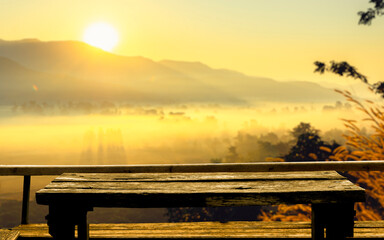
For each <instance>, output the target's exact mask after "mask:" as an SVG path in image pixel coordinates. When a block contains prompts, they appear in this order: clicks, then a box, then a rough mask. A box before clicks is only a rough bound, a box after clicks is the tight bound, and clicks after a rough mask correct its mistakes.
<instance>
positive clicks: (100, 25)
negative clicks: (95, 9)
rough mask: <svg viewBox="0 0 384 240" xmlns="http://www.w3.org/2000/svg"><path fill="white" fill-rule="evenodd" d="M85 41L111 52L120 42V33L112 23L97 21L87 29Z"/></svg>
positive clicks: (84, 36)
mask: <svg viewBox="0 0 384 240" xmlns="http://www.w3.org/2000/svg"><path fill="white" fill-rule="evenodd" d="M83 41H84V42H85V43H88V44H89V45H92V46H94V47H98V48H101V49H103V50H104V51H108V52H110V51H111V50H112V49H113V48H114V47H115V46H116V44H117V43H118V41H119V35H118V33H117V31H116V30H115V28H114V27H113V26H112V25H110V24H108V23H105V22H97V23H93V24H92V25H90V26H88V27H87V28H86V29H85V31H84V35H83Z"/></svg>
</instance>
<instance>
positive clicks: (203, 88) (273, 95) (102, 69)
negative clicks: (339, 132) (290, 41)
mask: <svg viewBox="0 0 384 240" xmlns="http://www.w3.org/2000/svg"><path fill="white" fill-rule="evenodd" d="M0 57H1V59H2V60H1V59H0V65H1V64H6V63H7V64H10V62H7V61H5V60H4V59H8V60H10V61H13V63H15V64H14V65H17V64H18V65H19V68H20V72H24V73H25V74H24V75H25V76H24V78H25V79H24V81H25V82H28V80H27V79H28V78H32V77H31V76H30V75H31V74H32V72H29V73H27V72H28V70H30V71H34V73H36V74H42V76H44V77H42V78H43V80H44V81H45V82H44V81H43V82H44V84H45V85H51V84H50V82H51V83H54V82H55V84H58V86H59V85H60V86H61V87H63V86H64V85H65V84H64V85H63V83H62V81H64V82H70V83H71V84H75V85H79V86H77V87H70V86H66V87H65V88H64V87H63V88H64V89H66V90H67V93H66V94H67V95H68V96H67V98H68V99H69V98H71V96H70V95H71V94H70V92H71V89H77V90H76V91H79V92H83V96H84V98H85V99H86V98H87V94H88V92H89V89H91V90H92V89H93V90H92V91H94V90H95V89H97V88H100V89H101V90H98V91H96V92H98V94H101V92H103V91H102V90H103V89H105V91H107V89H109V91H112V92H110V93H109V94H108V95H113V94H114V93H113V91H117V92H119V94H116V95H119V96H120V97H118V98H117V97H116V100H119V101H132V98H131V97H130V93H131V92H132V91H133V92H135V93H136V95H137V96H139V95H140V94H141V95H142V96H143V97H136V98H135V99H136V100H137V101H138V102H152V101H155V102H159V101H160V102H162V101H165V102H171V103H181V102H215V103H226V104H228V103H230V104H245V103H250V102H252V101H286V102H295V101H299V102H300V101H307V102H308V101H309V102H314V101H328V102H329V101H330V100H331V101H332V100H333V99H337V96H336V94H335V93H334V92H333V91H332V90H330V89H326V88H323V87H321V86H320V85H316V84H312V85H311V86H308V82H302V83H301V82H292V83H290V82H278V81H276V80H273V79H270V78H261V77H253V76H248V75H245V74H244V73H241V72H237V71H232V70H228V69H214V68H211V67H209V66H208V65H206V64H204V63H201V62H187V61H174V60H162V61H157V62H156V61H153V60H151V59H149V58H145V57H140V56H139V57H129V56H122V55H116V54H113V53H109V52H106V51H103V50H101V49H98V48H95V47H92V46H90V45H88V44H86V43H83V42H79V41H49V42H43V41H38V40H35V39H26V40H20V41H5V40H0ZM22 68H24V70H21V69H22ZM0 69H1V66H0ZM26 69H27V70H26ZM26 71H27V72H26ZM17 74H19V75H22V74H21V73H17ZM17 74H16V73H15V74H14V75H17ZM4 75H5V72H2V71H0V78H1V77H3V78H4V77H5V76H4ZM8 75H9V73H8ZM32 75H33V74H32ZM63 76H64V77H63ZM49 78H55V79H51V80H49ZM4 81H6V80H3V84H2V86H5V88H6V86H7V84H5V83H4ZM19 81H20V80H19ZM41 81H42V80H41ZM8 84H9V85H12V84H10V83H8ZM69 85H70V84H69ZM92 85H94V86H92ZM14 91H17V89H16V90H15V89H14ZM50 91H52V93H53V92H54V91H57V92H58V94H57V95H58V96H59V95H60V96H63V94H61V93H60V89H59V87H56V88H55V87H54V85H52V86H50ZM124 91H126V94H124ZM96 92H94V93H93V94H92V95H93V97H92V98H91V99H95V98H96V99H97V94H96ZM53 95H54V94H53ZM102 95H103V94H101V95H100V96H102ZM124 95H126V96H125V97H124ZM29 97H30V96H29ZM89 97H90V96H89ZM112 98H113V97H112ZM2 99H3V98H2Z"/></svg>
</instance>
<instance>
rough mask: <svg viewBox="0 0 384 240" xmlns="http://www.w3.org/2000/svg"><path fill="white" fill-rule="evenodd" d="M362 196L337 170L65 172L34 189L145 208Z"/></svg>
mask: <svg viewBox="0 0 384 240" xmlns="http://www.w3.org/2000/svg"><path fill="white" fill-rule="evenodd" d="M364 199H365V192H364V190H363V189H362V188H360V187H357V186H355V185H353V184H352V183H351V182H350V181H348V180H347V179H345V178H344V177H342V176H340V175H339V174H337V173H336V172H313V173H311V172H299V173H297V172H291V173H268V174H267V173H193V174H190V173H187V174H185V173H184V174H180V173H179V174H176V173H171V174H170V173H142V174H84V173H81V174H63V175H62V176H60V177H58V178H57V179H56V180H54V181H53V182H52V183H50V184H49V185H47V186H46V187H45V188H44V189H42V190H39V191H38V192H37V193H36V200H37V202H38V203H39V204H56V203H57V204H59V203H60V204H63V205H70V204H78V205H88V206H93V207H145V208H147V207H205V206H215V207H216V206H254V205H271V204H281V203H288V204H294V203H338V202H359V201H364Z"/></svg>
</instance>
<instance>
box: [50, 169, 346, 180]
mask: <svg viewBox="0 0 384 240" xmlns="http://www.w3.org/2000/svg"><path fill="white" fill-rule="evenodd" d="M291 179H297V180H301V179H302V180H304V179H319V180H325V179H346V178H345V177H343V176H341V175H340V174H337V173H336V172H335V171H325V172H276V173H268V172H256V173H247V172H237V173H150V174H148V173H130V174H126V173H114V174H102V173H84V174H79V173H65V174H62V175H61V176H59V177H57V178H56V179H55V180H54V182H81V181H86V182H100V181H102V182H127V181H130V182H131V181H135V182H154V181H156V182H179V181H180V182H189V181H217V180H220V181H243V180H274V181H277V180H291Z"/></svg>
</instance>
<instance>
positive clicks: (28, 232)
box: [15, 221, 384, 239]
mask: <svg viewBox="0 0 384 240" xmlns="http://www.w3.org/2000/svg"><path fill="white" fill-rule="evenodd" d="M355 226H356V227H355V231H354V233H355V237H354V238H355V239H382V238H383V237H384V229H383V227H382V226H384V222H383V221H372V222H371V221H369V222H363V221H357V222H356V223H355ZM376 226H378V227H376ZM310 229H311V225H310V223H309V222H228V223H219V222H191V223H120V224H90V237H91V238H125V239H143V238H149V237H152V238H155V239H156V238H158V239H162V238H168V239H169V238H176V237H177V238H180V239H183V238H184V239H187V238H195V239H199V238H204V237H205V238H232V239H234V238H250V239H258V238H259V239H263V238H267V239H273V238H307V239H309V238H310V237H311V230H310ZM15 230H18V231H20V237H22V238H33V237H35V238H36V237H38V238H50V236H49V234H48V227H47V225H46V224H28V225H21V226H18V227H16V228H15Z"/></svg>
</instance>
